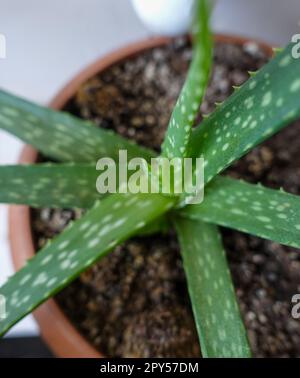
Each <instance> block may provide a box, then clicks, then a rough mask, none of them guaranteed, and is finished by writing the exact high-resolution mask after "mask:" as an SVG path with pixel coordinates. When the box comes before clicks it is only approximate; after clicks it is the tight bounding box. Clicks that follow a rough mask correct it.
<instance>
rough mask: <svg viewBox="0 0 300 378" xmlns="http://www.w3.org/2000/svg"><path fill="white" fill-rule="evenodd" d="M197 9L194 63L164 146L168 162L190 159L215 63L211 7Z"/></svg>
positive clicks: (200, 5) (202, 2)
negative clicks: (190, 145) (192, 139)
mask: <svg viewBox="0 0 300 378" xmlns="http://www.w3.org/2000/svg"><path fill="white" fill-rule="evenodd" d="M196 5H197V7H196V12H195V14H196V17H195V22H194V28H193V29H194V30H193V36H194V49H193V59H192V63H191V65H190V69H189V72H188V75H187V79H186V81H185V83H184V86H183V88H182V91H181V93H180V96H179V98H178V101H177V103H176V105H175V107H174V110H173V113H172V116H171V119H170V123H169V126H168V130H167V133H166V137H165V140H164V143H163V146H162V154H163V156H166V157H168V158H173V157H186V155H187V147H188V143H189V139H190V134H191V130H192V126H193V124H194V122H195V118H196V115H197V113H198V110H199V107H200V105H201V101H202V99H203V96H204V93H205V89H206V86H207V83H208V79H209V72H210V67H211V61H212V38H211V33H210V29H209V7H208V4H207V0H200V1H197V3H196Z"/></svg>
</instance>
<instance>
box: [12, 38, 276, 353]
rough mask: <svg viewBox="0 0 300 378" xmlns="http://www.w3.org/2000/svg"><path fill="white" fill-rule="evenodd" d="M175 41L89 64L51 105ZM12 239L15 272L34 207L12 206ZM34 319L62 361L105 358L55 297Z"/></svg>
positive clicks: (24, 157)
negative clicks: (123, 64) (97, 77)
mask: <svg viewBox="0 0 300 378" xmlns="http://www.w3.org/2000/svg"><path fill="white" fill-rule="evenodd" d="M214 38H215V41H216V42H221V43H233V44H238V45H241V44H245V43H247V42H256V43H257V44H258V45H259V46H260V47H261V48H262V49H263V50H264V51H265V52H266V53H267V55H268V56H272V54H273V51H272V48H271V47H270V46H269V45H268V44H266V43H263V42H260V41H258V40H256V39H251V38H243V37H239V36H233V35H223V34H222V35H221V34H217V35H215V37H214ZM171 40H172V38H168V37H153V38H149V39H147V40H144V41H140V42H136V43H133V44H130V45H128V46H126V47H123V48H121V49H119V50H116V51H114V52H112V53H109V54H108V55H106V56H104V57H100V58H98V59H97V60H96V61H95V62H93V63H92V64H90V65H88V66H87V67H86V68H85V69H83V70H82V71H81V72H79V73H78V74H77V75H76V76H75V77H74V78H73V79H71V80H70V81H69V83H68V84H67V85H65V86H64V87H63V88H62V89H61V90H60V91H59V92H58V94H57V95H56V96H55V97H54V99H53V100H52V101H51V102H50V104H49V106H50V107H51V108H53V109H56V110H60V109H62V108H63V107H64V106H65V105H66V103H67V102H68V101H69V100H70V99H71V98H72V97H73V96H74V94H75V93H76V92H77V90H78V89H79V87H80V86H81V85H82V84H83V83H84V82H85V81H86V80H88V79H89V78H91V77H93V76H94V75H96V74H97V73H99V72H101V71H104V70H105V69H107V68H109V67H110V66H111V65H113V64H115V63H117V62H120V61H123V60H125V59H130V58H132V57H133V56H135V55H138V54H140V53H142V52H143V51H146V50H149V49H152V48H155V47H159V46H164V45H166V44H167V43H169V42H170V41H171ZM37 157H38V152H37V151H36V150H35V149H33V148H32V147H31V146H29V145H26V146H25V147H24V148H23V150H22V153H21V155H20V158H19V163H20V164H29V163H35V162H36V160H37ZM8 215H9V240H10V246H11V255H12V260H13V265H14V268H15V270H19V269H20V268H21V267H22V266H24V264H25V262H26V261H27V260H28V259H30V258H31V257H32V256H34V254H35V248H34V243H33V235H32V228H31V217H30V208H29V207H28V206H20V205H11V206H9V214H8ZM33 316H34V318H35V319H36V321H37V323H38V325H39V328H40V332H41V336H42V338H43V339H44V341H45V342H46V343H47V345H48V346H49V348H50V349H51V350H52V352H53V353H54V354H55V355H56V356H57V357H62V358H83V357H85V358H87V357H88V358H103V357H105V356H104V355H103V354H101V353H100V352H99V351H98V350H97V349H96V348H94V347H93V346H92V344H91V343H90V342H89V341H87V340H86V339H85V337H84V336H83V335H81V334H80V332H79V331H78V330H77V329H76V328H75V326H73V325H72V323H71V321H70V320H69V319H68V318H67V317H66V316H65V315H64V313H63V312H62V310H61V309H60V307H59V306H58V304H56V302H55V300H54V299H53V298H51V299H49V300H47V301H46V302H45V303H43V304H42V305H41V306H39V307H38V308H37V309H36V310H35V311H34V312H33Z"/></svg>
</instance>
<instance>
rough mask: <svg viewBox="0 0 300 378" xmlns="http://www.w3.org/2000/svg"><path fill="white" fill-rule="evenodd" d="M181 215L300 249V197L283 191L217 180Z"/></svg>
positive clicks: (228, 179)
mask: <svg viewBox="0 0 300 378" xmlns="http://www.w3.org/2000/svg"><path fill="white" fill-rule="evenodd" d="M181 214H182V215H184V216H187V217H189V218H191V219H195V220H203V221H206V222H210V223H215V224H218V225H220V226H225V227H229V228H234V229H236V230H239V231H242V232H247V233H250V234H252V235H256V236H259V237H262V238H265V239H269V240H272V241H275V242H278V243H281V244H285V245H288V246H290V247H296V248H300V197H298V196H295V195H292V194H288V193H285V192H283V191H279V190H273V189H267V188H265V187H263V186H261V185H253V184H248V183H246V182H243V181H238V180H234V179H231V178H227V177H217V178H215V179H214V180H213V181H212V182H211V183H210V184H209V185H208V186H207V187H206V191H205V196H204V201H203V203H202V204H201V205H193V206H187V207H186V208H184V209H182V210H181Z"/></svg>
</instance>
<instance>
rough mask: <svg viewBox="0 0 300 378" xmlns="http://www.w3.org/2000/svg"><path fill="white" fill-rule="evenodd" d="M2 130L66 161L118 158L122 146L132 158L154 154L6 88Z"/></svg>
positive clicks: (0, 105)
mask: <svg viewBox="0 0 300 378" xmlns="http://www.w3.org/2000/svg"><path fill="white" fill-rule="evenodd" d="M0 129H3V130H6V131H8V132H9V133H11V134H13V135H15V136H17V137H18V138H20V139H22V140H23V141H24V142H26V143H28V144H31V145H32V146H34V147H35V148H36V149H37V150H39V151H40V152H42V153H43V154H44V155H46V156H47V157H50V158H53V159H55V160H59V161H63V162H69V161H73V162H92V161H97V160H98V159H99V158H101V157H103V156H108V157H111V158H117V157H118V153H119V150H122V149H123V150H127V153H128V157H129V158H133V157H144V158H146V159H149V158H150V157H152V156H153V153H152V152H151V150H147V149H145V148H142V147H139V146H138V145H136V144H135V143H133V142H131V141H129V140H126V139H124V138H122V137H121V136H119V135H117V134H114V133H113V132H112V131H109V130H104V129H101V128H97V127H95V125H94V124H93V123H91V122H89V121H83V120H81V119H79V118H76V117H74V116H71V115H70V114H68V113H64V112H57V111H55V110H52V109H49V108H45V107H42V106H39V105H35V104H33V103H31V102H29V101H26V100H23V99H21V98H19V97H16V96H13V95H11V94H9V93H6V92H4V91H0Z"/></svg>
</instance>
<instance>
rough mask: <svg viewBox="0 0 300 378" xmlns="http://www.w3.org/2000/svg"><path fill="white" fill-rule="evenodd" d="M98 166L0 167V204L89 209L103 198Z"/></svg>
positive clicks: (39, 165)
mask: <svg viewBox="0 0 300 378" xmlns="http://www.w3.org/2000/svg"><path fill="white" fill-rule="evenodd" d="M97 174H98V172H97V171H96V167H95V164H76V165H64V164H36V165H17V166H2V167H0V202H2V203H13V204H18V205H19V204H20V205H29V206H31V207H43V206H49V207H61V208H66V207H71V208H74V207H80V208H89V207H91V206H92V205H93V204H94V202H95V201H96V200H97V199H99V198H100V194H99V193H98V192H97V190H96V180H97Z"/></svg>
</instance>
